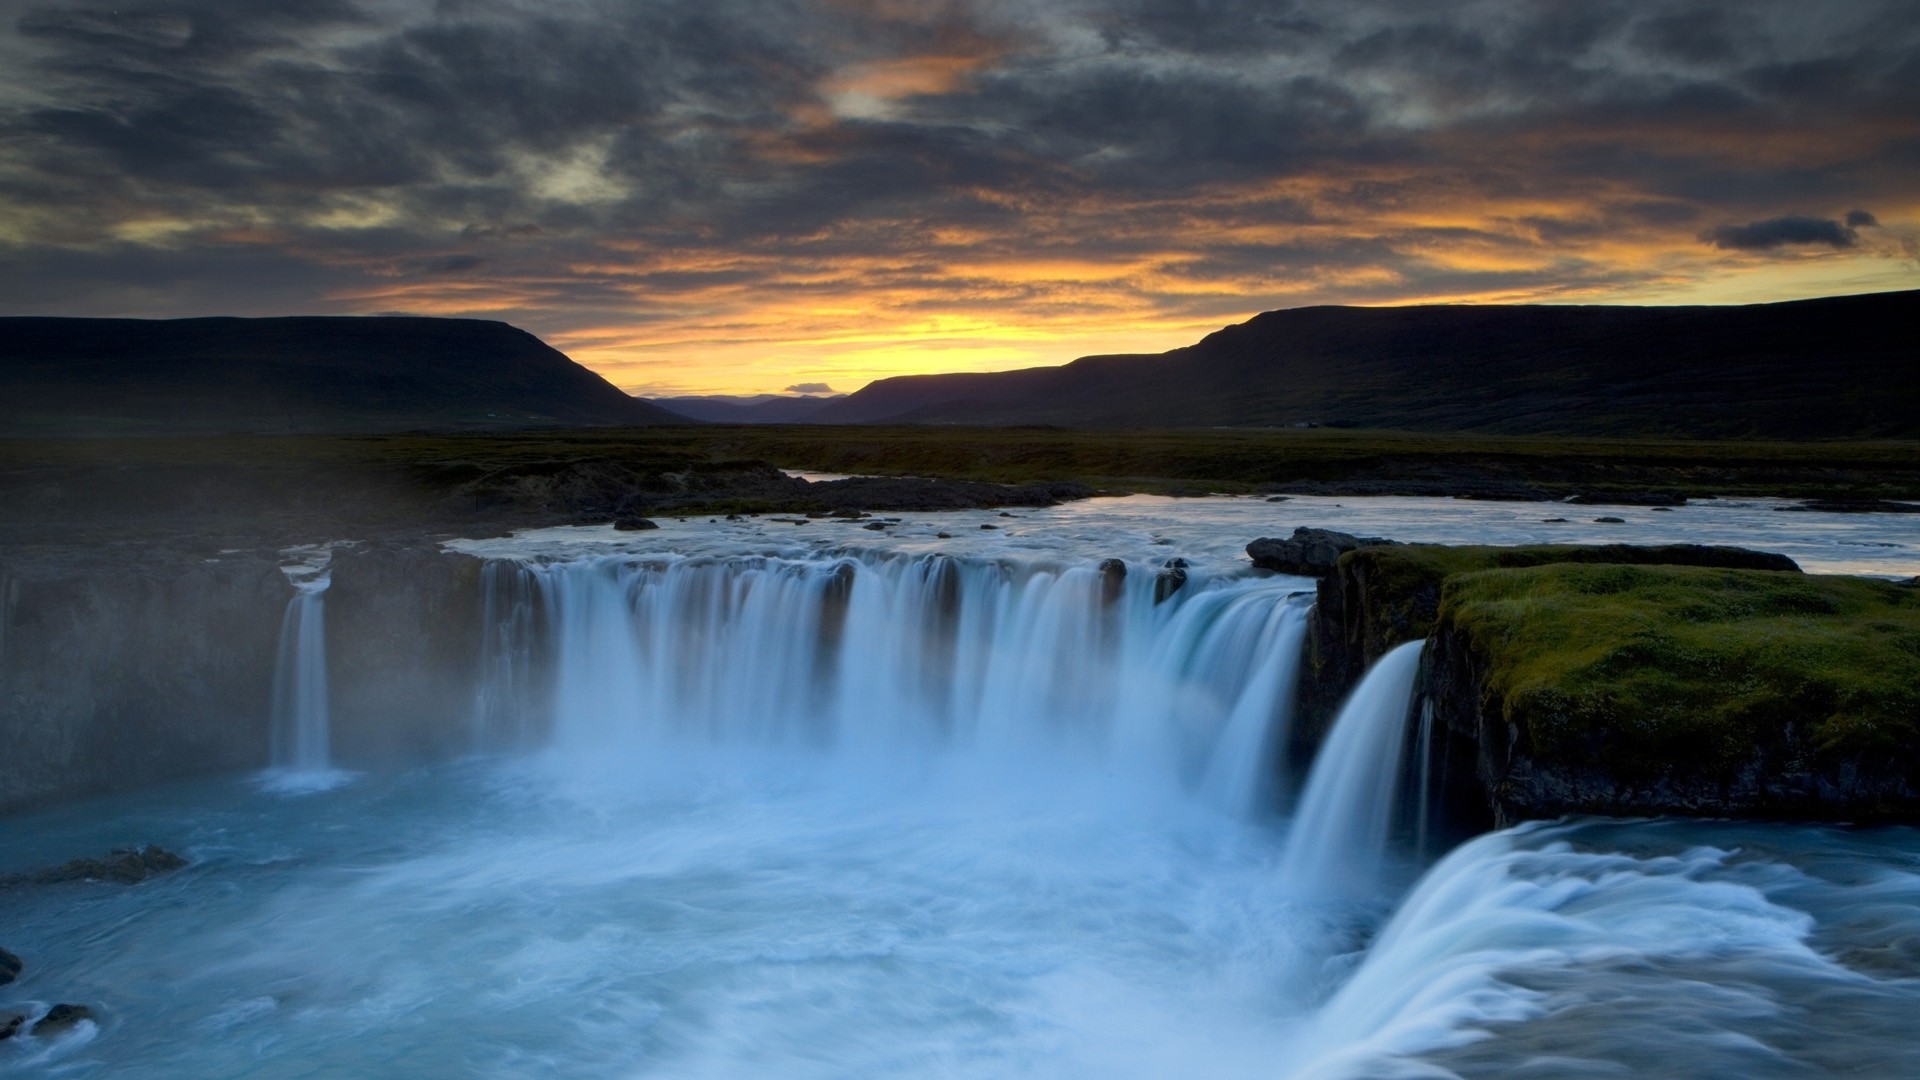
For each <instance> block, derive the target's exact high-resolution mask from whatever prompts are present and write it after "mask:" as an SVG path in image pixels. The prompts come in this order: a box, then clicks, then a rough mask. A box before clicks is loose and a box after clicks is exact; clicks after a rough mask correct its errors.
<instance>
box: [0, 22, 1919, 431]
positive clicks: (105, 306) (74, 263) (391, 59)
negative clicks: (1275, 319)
mask: <svg viewBox="0 0 1920 1080" xmlns="http://www.w3.org/2000/svg"><path fill="white" fill-rule="evenodd" d="M1916 287H1920V5H1916V4H1915V3H1914V2H1912V0H1892V2H1887V3H1878V2H1872V0H1829V2H1818V3H1816V2H1809V0H1792V2H1785V3H1773V2H1766V0H1740V2H1732V3H1712V2H1709V3H1693V2H1681V3H1661V2H1657V0H1635V2H1620V3H1615V2H1604V0H1601V2H1578V0H1532V2H1518V0H1468V2H1460V3H1446V4H1441V3H1411V2H1401V3H1387V2H1382V0H1301V2H1297V3H1293V2H1286V0H1272V2H1257V0H1165V2H1153V0H1114V2H1106V3H1093V2H1079V0H955V2H941V0H814V2H785V0H753V2H734V0H271V2H266V0H179V2H158V3H155V2H145V0H119V2H116V3H89V2H87V0H61V2H57V3H21V2H19V0H0V314H7V315H95V316H135V317H151V318H163V317H182V316H197V315H282V314H391V313H407V314H422V315H445V316H465V317H475V318H491V319H504V320H507V321H509V322H512V323H514V324H515V325H518V326H521V327H524V328H526V329H528V330H531V331H533V332H534V333H536V334H539V335H540V336H542V337H543V338H545V339H546V340H547V341H549V342H550V343H552V344H554V345H555V346H556V347H558V348H560V349H562V350H563V351H565V352H567V353H568V354H569V355H571V356H572V357H573V358H574V359H576V360H579V361H581V362H582V363H585V364H587V365H588V366H590V367H592V368H594V369H595V370H597V371H599V372H600V373H601V374H603V375H605V376H606V377H607V378H609V379H610V380H612V381H613V382H614V383H615V384H617V385H619V386H621V387H622V388H624V389H627V390H629V391H633V392H638V393H646V394H675V393H760V392H786V391H790V390H794V388H801V389H800V390H798V391H796V392H808V391H813V392H818V391H823V390H826V389H829V388H830V389H832V390H835V391H840V392H845V391H851V390H855V389H858V388H859V387H860V386H861V385H863V384H865V383H866V382H868V381H869V380H872V379H874V378H879V377H884V376H887V375H895V374H902V373H909V372H924V371H962V370H999V369H1005V368H1013V367H1028V366H1033V365H1036V364H1052V363H1062V362H1065V361H1067V360H1070V359H1073V358H1074V357H1076V356H1081V355H1086V354H1092V353H1107V352H1150V351H1159V350H1162V349H1166V348H1171V347H1174V346H1177V345H1182V344H1186V343H1188V342H1191V341H1193V340H1195V339H1197V338H1199V337H1200V336H1202V335H1204V334H1206V333H1208V332H1210V331H1212V330H1215V329H1218V328H1219V327H1221V326H1223V325H1226V324H1229V323H1233V322H1239V321H1241V320H1244V319H1246V318H1248V317H1249V316H1251V315H1253V314H1255V313H1257V312H1260V311H1264V310H1271V309H1275V308H1284V307H1298V306H1303V305H1309V304H1329V303H1338V304H1375V305H1377V304H1402V303H1426V302H1440V301H1452V302H1472V303H1488V302H1541V303H1663V304H1664V303H1735V302H1741V303H1744V302H1758V301H1770V300H1782V299H1793V298H1799V297H1808V296H1823V295H1836V294H1844V293H1855V292H1873V291H1883V290H1889V289H1905V288H1916Z"/></svg>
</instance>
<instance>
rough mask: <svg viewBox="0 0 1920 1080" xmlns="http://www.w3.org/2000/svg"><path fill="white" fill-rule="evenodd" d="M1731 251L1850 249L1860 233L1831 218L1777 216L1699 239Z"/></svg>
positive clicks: (1713, 231)
mask: <svg viewBox="0 0 1920 1080" xmlns="http://www.w3.org/2000/svg"><path fill="white" fill-rule="evenodd" d="M1700 238H1701V239H1702V240H1705V241H1706V242H1707V243H1709V244H1712V245H1713V246H1714V247H1717V248H1724V249H1726V250H1728V251H1767V250H1770V249H1772V248H1779V247H1793V246H1807V245H1814V246H1822V247H1830V248H1849V247H1852V246H1853V245H1854V244H1855V243H1857V242H1858V241H1859V239H1860V234H1859V233H1857V232H1854V231H1853V230H1852V229H1850V228H1848V227H1847V226H1845V225H1842V224H1841V223H1839V222H1838V221H1834V220H1833V219H1831V218H1815V217H1778V218H1771V219H1769V220H1767V221H1753V222H1749V223H1747V224H1745V225H1721V226H1719V227H1717V228H1714V229H1709V230H1708V231H1707V232H1705V233H1703V234H1701V237H1700Z"/></svg>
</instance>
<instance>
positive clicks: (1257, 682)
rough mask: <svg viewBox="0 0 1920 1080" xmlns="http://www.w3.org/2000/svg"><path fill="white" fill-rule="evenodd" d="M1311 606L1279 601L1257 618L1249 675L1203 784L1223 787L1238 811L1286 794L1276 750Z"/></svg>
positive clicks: (1289, 712) (1289, 717) (1286, 722)
mask: <svg viewBox="0 0 1920 1080" xmlns="http://www.w3.org/2000/svg"><path fill="white" fill-rule="evenodd" d="M1310 610H1311V605H1308V604H1293V603H1289V604H1277V605H1274V606H1273V608H1272V609H1271V612H1270V614H1268V616H1267V618H1266V619H1265V620H1264V622H1263V623H1262V624H1261V627H1260V631H1259V638H1258V640H1257V641H1256V642H1255V644H1254V648H1253V655H1254V663H1255V664H1256V667H1255V668H1254V670H1253V675H1252V677H1251V678H1250V679H1249V680H1248V682H1247V690H1246V692H1245V693H1243V694H1241V695H1240V700H1239V702H1238V703H1236V704H1235V705H1234V708H1233V714H1232V715H1231V716H1229V717H1228V718H1227V727H1226V731H1225V733H1224V734H1223V735H1222V736H1221V739H1220V743H1219V745H1218V747H1216V748H1215V750H1214V753H1213V760H1212V762H1211V763H1210V764H1209V765H1208V772H1207V777H1208V779H1207V782H1206V784H1205V785H1204V786H1205V787H1207V788H1208V789H1209V790H1212V791H1217V792H1219V793H1221V795H1222V796H1223V797H1224V799H1225V801H1226V807H1227V809H1229V810H1231V811H1233V812H1234V813H1236V814H1241V815H1246V814H1252V813H1255V812H1257V811H1259V810H1260V809H1262V808H1264V807H1266V806H1268V805H1271V804H1273V803H1274V802H1277V801H1278V797H1279V796H1281V795H1283V794H1284V793H1283V792H1280V791H1278V790H1277V786H1278V783H1279V781H1280V778H1281V777H1280V772H1279V770H1278V768H1277V767H1276V763H1275V755H1276V753H1277V750H1278V748H1279V747H1280V746H1283V745H1285V743H1286V741H1287V736H1288V734H1289V732H1290V731H1291V729H1292V726H1293V708H1294V704H1295V700H1296V698H1297V697H1298V688H1299V682H1300V650H1301V647H1302V646H1303V645H1304V644H1305V643H1306V639H1307V613H1308V612H1309V611H1310Z"/></svg>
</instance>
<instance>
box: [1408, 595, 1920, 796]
mask: <svg viewBox="0 0 1920 1080" xmlns="http://www.w3.org/2000/svg"><path fill="white" fill-rule="evenodd" d="M1485 668H1486V661H1485V659H1484V657H1482V656H1481V655H1479V654H1478V652H1477V651H1476V650H1475V648H1474V646H1473V642H1472V640H1471V638H1470V637H1469V636H1468V635H1467V634H1465V633H1464V632H1462V631H1460V630H1459V629H1458V628H1456V627H1454V626H1452V625H1451V624H1448V623H1446V622H1444V621H1443V623H1442V624H1441V626H1440V627H1439V629H1438V630H1437V631H1436V632H1435V634H1434V636H1433V637H1432V638H1431V639H1430V644H1429V646H1428V655H1427V691H1428V693H1429V694H1430V695H1431V698H1432V701H1433V707H1434V718H1435V720H1436V721H1437V722H1438V724H1439V725H1440V726H1441V729H1442V730H1443V731H1444V732H1446V733H1447V737H1448V739H1450V740H1451V741H1452V742H1454V743H1455V744H1461V745H1465V746H1467V747H1469V748H1470V751H1469V752H1470V753H1471V755H1472V758H1473V761H1474V765H1473V770H1472V772H1473V782H1474V786H1475V787H1476V788H1477V789H1478V790H1479V792H1480V793H1482V796H1483V798H1484V800H1485V805H1486V808H1487V811H1488V812H1489V814H1490V815H1491V824H1492V825H1493V826H1494V827H1496V828H1506V827H1508V826H1511V825H1515V824H1518V823H1520V822H1522V821H1530V820H1542V819H1551V818H1556V817H1561V816H1563V815H1567V814H1604V815H1613V816H1629V817H1641V816H1646V815H1654V814H1672V815H1683V816H1693V817H1699V816H1706V817H1738V818H1755V819H1763V820H1793V821H1853V822H1870V821H1911V820H1914V819H1915V818H1916V816H1917V815H1920V776H1916V775H1915V774H1914V773H1913V772H1911V771H1910V770H1908V769H1903V768H1902V767H1901V766H1900V765H1899V764H1898V763H1897V762H1895V761H1893V760H1891V759H1890V758H1889V757H1887V756H1886V755H1881V756H1880V757H1878V758H1872V757H1867V756H1861V755H1854V756H1841V757H1836V756H1835V755H1831V754H1823V753H1822V752H1821V748H1820V747H1818V746H1815V745H1813V740H1812V739H1811V737H1810V735H1809V734H1808V731H1807V730H1806V725H1798V726H1796V725H1792V724H1786V725H1782V726H1781V727H1779V728H1777V729H1774V730H1771V731H1768V732H1766V733H1765V734H1764V735H1763V737H1761V738H1759V739H1756V740H1755V741H1754V742H1753V744H1752V745H1751V746H1750V747H1749V748H1748V750H1747V752H1746V754H1745V756H1744V759H1743V760H1739V761H1735V762H1723V763H1711V762H1709V761H1708V760H1705V759H1704V758H1703V759H1699V760H1688V759H1676V760H1672V761H1670V762H1668V763H1667V765H1666V766H1665V767H1664V768H1663V769H1662V770H1661V771H1660V773H1659V774H1658V775H1652V776H1625V775H1622V774H1620V773H1618V772H1616V771H1613V770H1609V769H1607V768H1604V767H1599V766H1596V765H1594V764H1592V763H1590V762H1581V761H1560V760H1553V759H1551V758H1549V757H1548V756H1545V755H1543V754H1541V753H1540V752H1538V750H1537V748H1536V747H1534V746H1533V745H1532V743H1531V741H1530V739H1529V737H1528V733H1527V730H1526V728H1525V727H1524V726H1523V725H1522V724H1519V723H1515V722H1512V721H1510V720H1509V719H1507V714H1508V712H1509V711H1510V710H1509V709H1508V706H1507V703H1506V701H1505V699H1503V697H1502V696H1501V694H1500V693H1499V691H1498V690H1496V689H1494V688H1493V686H1491V685H1490V680H1489V678H1488V677H1487V672H1486V670H1485ZM1632 737H1633V735H1632V734H1631V733H1630V732H1629V731H1627V730H1624V729H1623V730H1613V731H1596V732H1594V733H1593V734H1592V736H1591V739H1590V742H1592V743H1594V744H1595V746H1594V747H1589V749H1595V748H1597V746H1598V744H1599V743H1603V742H1605V741H1606V740H1610V739H1626V738H1632Z"/></svg>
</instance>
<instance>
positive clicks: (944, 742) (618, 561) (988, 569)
mask: <svg viewBox="0 0 1920 1080" xmlns="http://www.w3.org/2000/svg"><path fill="white" fill-rule="evenodd" d="M499 565H500V566H501V567H502V569H500V570H498V571H496V572H494V576H492V577H490V578H489V579H488V583H487V588H488V590H489V592H488V598H487V608H488V614H487V616H486V617H487V619H488V629H487V633H486V638H487V645H486V649H487V652H486V655H485V656H484V657H483V660H482V665H483V669H484V671H485V676H486V679H485V681H486V685H484V686H483V687H482V688H481V690H480V696H479V698H478V704H477V706H476V730H477V732H484V733H497V732H499V731H501V730H504V728H503V726H502V720H501V717H502V716H503V715H505V713H507V712H511V711H512V707H511V706H510V705H509V704H508V703H510V702H515V701H529V702H544V703H545V704H544V714H543V715H540V716H537V717H534V718H533V719H531V720H529V721H527V723H529V724H530V725H532V727H533V728H538V729H544V730H548V731H550V735H549V742H550V745H551V746H552V748H553V750H554V752H555V753H556V754H557V755H558V756H559V757H560V758H561V759H563V760H573V761H577V762H580V763H582V765H583V767H589V768H592V767H606V768H617V767H618V766H617V765H616V764H614V763H615V762H618V761H620V760H623V759H624V760H632V759H633V758H635V757H636V756H638V757H645V756H647V755H650V754H653V753H655V752H657V751H659V750H660V749H662V748H664V747H667V746H670V745H672V746H686V745H689V744H726V745H738V746H771V747H789V748H803V749H809V750H814V751H819V752H830V753H836V754H859V755H885V754H891V753H896V752H899V751H901V750H905V749H915V748H919V749H925V748H939V749H945V750H954V751H961V752H966V753H971V754H975V755H984V756H988V757H992V758H995V759H997V760H1000V761H1002V762H1005V763H1007V764H1008V766H1009V767H1026V766H1027V765H1028V764H1029V763H1032V762H1035V761H1039V760H1044V759H1047V758H1049V757H1057V756H1059V755H1070V756H1073V757H1075V758H1078V759H1081V760H1085V761H1090V762H1092V763H1094V764H1095V765H1096V766H1097V767H1098V768H1100V769H1101V770H1103V771H1109V772H1114V771H1117V772H1125V773H1130V774H1145V775H1149V776H1155V777H1158V778H1159V779H1160V780H1163V781H1166V782H1169V783H1173V784H1176V785H1178V786H1180V787H1182V788H1185V789H1188V790H1202V791H1204V792H1205V794H1206V797H1207V798H1209V799H1211V800H1213V801H1215V802H1217V803H1219V804H1221V805H1223V806H1225V807H1228V808H1231V809H1232V810H1234V811H1235V812H1251V811H1253V810H1255V809H1257V808H1258V807H1259V806H1260V805H1261V804H1262V800H1263V799H1264V798H1265V797H1267V796H1268V794H1269V790H1268V785H1269V779H1268V778H1269V774H1270V773H1271V772H1273V771H1274V765H1273V748H1274V747H1275V745H1276V738H1277V736H1278V734H1280V733H1282V732H1283V731H1284V725H1285V724H1286V723H1287V721H1288V720H1289V718H1290V716H1291V700H1292V697H1293V687H1294V685H1295V683H1296V680H1297V676H1298V670H1299V665H1300V653H1301V643H1302V640H1303V638H1304V634H1305V625H1306V623H1305V610H1306V609H1305V605H1304V604H1303V603H1301V602H1300V601H1299V600H1298V599H1297V598H1293V594H1292V593H1290V592H1289V590H1288V589H1287V588H1286V587H1285V586H1284V584H1275V583H1274V582H1272V581H1271V580H1269V579H1255V578H1239V577H1212V578H1208V577H1205V576H1204V575H1201V574H1198V573H1196V574H1194V576H1193V579H1192V580H1190V581H1189V583H1188V585H1187V586H1186V587H1185V588H1182V589H1181V590H1179V591H1177V592H1175V593H1174V594H1172V595H1171V596H1170V597H1167V598H1165V599H1164V600H1162V601H1161V602H1156V600H1155V596H1154V589H1153V585H1154V576H1153V574H1152V572H1151V569H1150V568H1147V567H1141V568H1137V569H1136V570H1135V571H1134V572H1132V573H1127V574H1125V575H1124V576H1122V575H1121V574H1119V573H1117V572H1112V571H1110V570H1096V569H1094V568H1093V567H1091V566H1071V567H1057V566H1046V565H1037V564H1023V563H1015V562H1010V561H1001V560H965V559H956V558H952V557H948V556H927V557H909V556H904V555H877V554H876V555H868V556H865V557H852V556H848V557H839V558H830V557H821V558H790V559H785V558H774V557H757V556H749V557H735V558H687V557H652V558H645V557H635V556H613V557H596V558H585V559H577V560H571V561H564V562H551V563H538V562H527V563H510V562H509V563H501V564H499ZM539 657H546V658H548V661H549V662H545V663H543V662H542V661H541V660H540V659H539ZM536 684H537V685H536ZM536 711H537V710H536Z"/></svg>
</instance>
